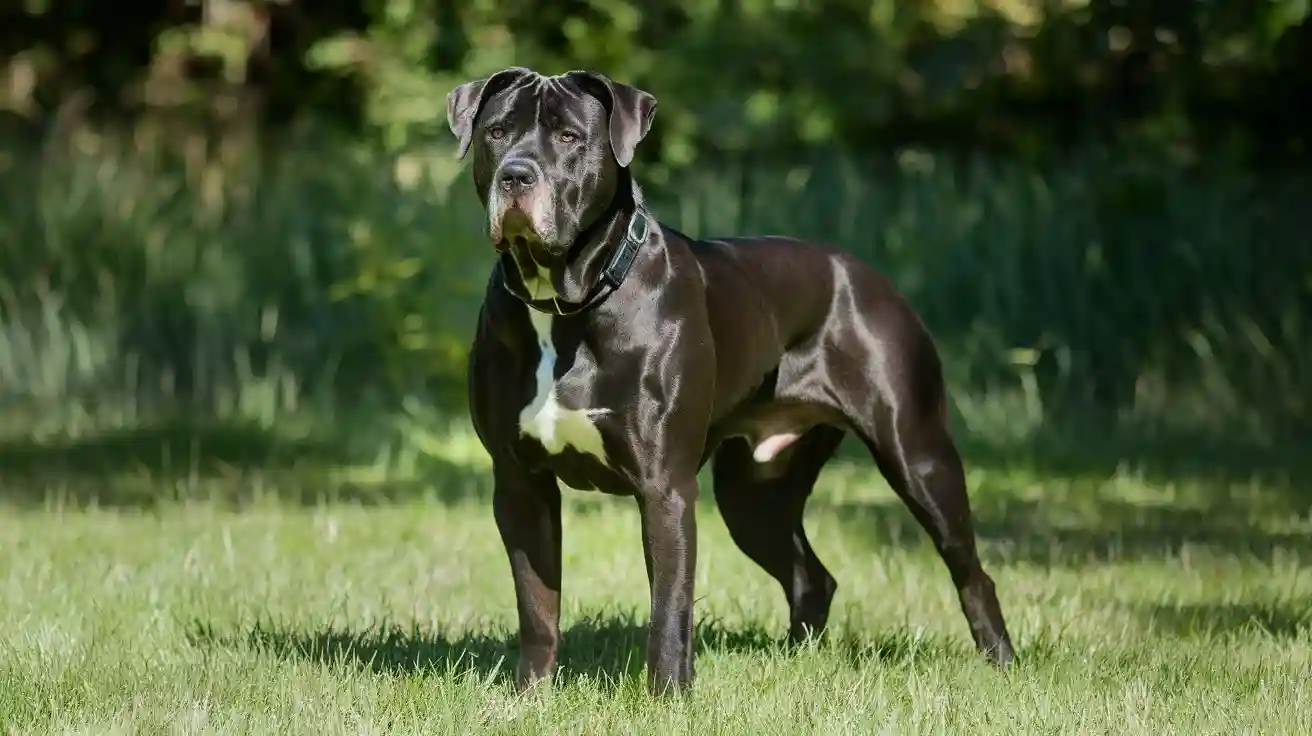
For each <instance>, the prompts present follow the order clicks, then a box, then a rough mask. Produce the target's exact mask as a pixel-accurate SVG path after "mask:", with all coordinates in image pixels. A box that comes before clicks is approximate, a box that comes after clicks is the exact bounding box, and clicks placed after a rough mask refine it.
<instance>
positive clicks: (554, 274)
mask: <svg viewBox="0 0 1312 736" xmlns="http://www.w3.org/2000/svg"><path fill="white" fill-rule="evenodd" d="M638 212H642V213H643V216H645V217H646V218H647V219H648V222H647V227H648V228H649V229H650V230H652V231H654V230H655V229H656V222H655V220H654V219H652V217H651V215H650V214H649V213H648V212H647V208H646V201H645V198H644V197H643V194H642V190H641V189H640V188H639V187H638V184H637V182H635V181H634V180H633V177H632V175H631V174H630V173H629V170H628V169H624V170H622V174H621V177H620V181H619V182H618V183H617V185H616V187H615V195H614V196H613V197H612V198H611V201H610V204H609V205H608V206H607V207H606V209H605V211H603V212H602V214H601V215H600V216H598V217H597V219H596V220H595V221H594V222H593V223H592V224H590V225H589V226H588V227H587V228H586V229H584V230H583V232H581V233H579V236H578V237H577V238H575V239H574V242H573V243H571V244H570V247H569V249H568V250H567V251H566V253H565V256H564V258H562V259H561V260H559V261H557V262H555V263H552V264H550V265H543V264H537V263H531V264H523V265H527V266H529V268H527V269H520V268H515V264H514V263H513V262H510V263H506V262H503V264H502V265H503V268H504V269H505V270H506V272H505V273H504V275H503V277H504V278H505V280H506V285H507V287H508V288H509V290H510V292H511V294H512V295H514V296H515V297H516V298H518V299H520V300H521V301H531V302H535V303H541V302H543V301H547V302H551V301H553V300H554V304H555V305H556V306H557V307H558V308H560V311H562V312H566V313H568V312H574V311H576V310H577V309H578V308H580V307H583V306H585V303H586V302H588V301H589V299H590V298H593V297H595V296H596V292H597V288H598V286H599V284H600V283H601V281H602V278H603V272H604V271H605V269H606V267H607V265H608V264H609V263H610V261H611V258H612V257H613V256H614V254H615V252H616V249H617V248H618V247H620V245H621V243H622V242H623V241H624V239H625V237H626V236H627V235H628V233H629V228H630V225H631V223H632V221H633V218H634V215H635V213H638ZM652 239H653V238H652V237H650V236H649V237H648V238H647V241H648V242H650V241H651V240H652ZM526 257H528V256H527V254H520V255H517V256H510V258H526ZM535 270H536V272H537V276H536V278H534V277H525V276H524V275H523V271H528V272H530V273H532V272H533V271H535ZM530 308H532V305H530ZM553 311H554V310H553Z"/></svg>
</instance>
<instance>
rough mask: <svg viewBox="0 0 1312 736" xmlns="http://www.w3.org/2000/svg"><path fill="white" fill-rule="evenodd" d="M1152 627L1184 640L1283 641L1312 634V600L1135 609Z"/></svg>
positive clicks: (1192, 604)
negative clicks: (1255, 636)
mask: <svg viewBox="0 0 1312 736" xmlns="http://www.w3.org/2000/svg"><path fill="white" fill-rule="evenodd" d="M1135 612H1136V613H1138V614H1139V615H1140V616H1141V617H1142V618H1143V619H1144V620H1145V622H1147V623H1148V625H1149V626H1151V627H1153V628H1156V629H1158V630H1161V631H1164V632H1168V633H1171V634H1174V635H1176V636H1180V637H1185V638H1187V637H1194V636H1214V635H1225V634H1251V633H1253V632H1262V633H1265V634H1267V635H1268V636H1273V637H1277V638H1281V639H1292V638H1297V637H1298V636H1300V635H1302V634H1303V633H1304V632H1307V631H1309V630H1312V600H1300V601H1258V602H1252V601H1249V602H1236V603H1181V604H1169V603H1166V604H1163V603H1157V604H1143V605H1137V606H1135Z"/></svg>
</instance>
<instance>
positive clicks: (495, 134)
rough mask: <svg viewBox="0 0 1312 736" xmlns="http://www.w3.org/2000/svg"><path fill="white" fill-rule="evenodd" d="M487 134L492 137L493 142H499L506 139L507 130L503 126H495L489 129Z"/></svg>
mask: <svg viewBox="0 0 1312 736" xmlns="http://www.w3.org/2000/svg"><path fill="white" fill-rule="evenodd" d="M487 134H488V135H489V136H491V137H492V140H494V141H499V140H501V139H502V138H505V137H506V129H505V128H502V127H501V126H495V127H492V128H489V129H488V131H487Z"/></svg>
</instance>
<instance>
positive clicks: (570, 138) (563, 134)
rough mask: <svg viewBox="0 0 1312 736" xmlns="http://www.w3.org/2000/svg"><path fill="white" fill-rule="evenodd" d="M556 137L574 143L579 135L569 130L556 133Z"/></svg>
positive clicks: (564, 141)
mask: <svg viewBox="0 0 1312 736" xmlns="http://www.w3.org/2000/svg"><path fill="white" fill-rule="evenodd" d="M556 139H557V140H559V141H560V142H561V143H573V142H574V141H576V140H578V139H579V137H578V136H577V135H575V134H573V133H570V132H569V131H563V132H561V133H558V134H556Z"/></svg>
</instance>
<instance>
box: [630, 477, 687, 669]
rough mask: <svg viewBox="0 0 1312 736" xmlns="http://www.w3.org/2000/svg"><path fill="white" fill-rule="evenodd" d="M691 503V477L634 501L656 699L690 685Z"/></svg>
mask: <svg viewBox="0 0 1312 736" xmlns="http://www.w3.org/2000/svg"><path fill="white" fill-rule="evenodd" d="M696 500H697V479H696V477H695V476H694V477H692V478H690V479H688V480H687V481H684V482H682V483H676V484H670V485H668V486H666V487H665V488H659V489H651V490H647V491H644V492H643V493H642V494H641V495H640V496H639V497H638V504H639V510H640V511H641V514H642V550H643V554H644V556H645V558H646V561H647V579H648V582H649V583H650V584H651V619H650V622H649V624H648V628H647V688H648V689H649V690H650V691H651V692H652V693H653V694H655V695H663V694H667V693H677V692H681V691H683V690H685V689H686V688H687V687H688V686H689V685H691V684H692V679H693V665H692V661H693V640H692V630H693V627H692V624H693V619H692V601H693V576H694V572H695V568H696V565H697V518H696V503H695V502H696Z"/></svg>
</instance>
